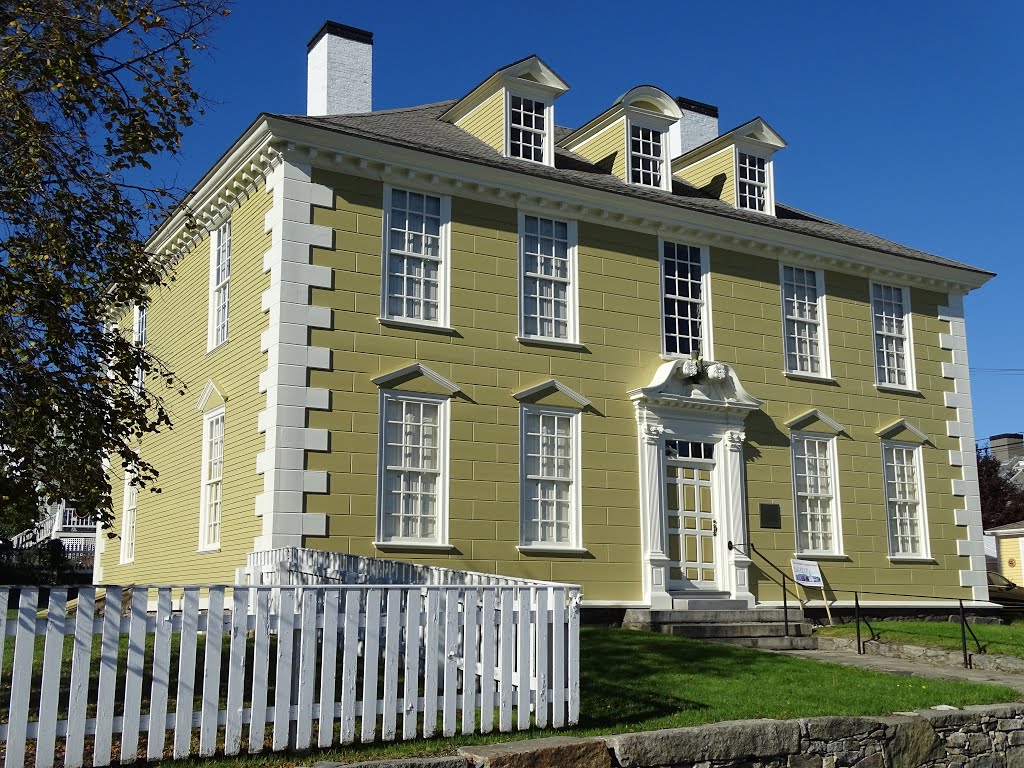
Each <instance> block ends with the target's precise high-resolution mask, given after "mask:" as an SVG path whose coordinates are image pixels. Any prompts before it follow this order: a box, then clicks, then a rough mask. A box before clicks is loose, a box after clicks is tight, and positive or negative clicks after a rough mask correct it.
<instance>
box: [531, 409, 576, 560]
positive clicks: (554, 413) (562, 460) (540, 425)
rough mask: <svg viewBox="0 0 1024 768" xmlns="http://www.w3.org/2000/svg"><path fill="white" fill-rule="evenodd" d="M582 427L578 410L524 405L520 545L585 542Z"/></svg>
mask: <svg viewBox="0 0 1024 768" xmlns="http://www.w3.org/2000/svg"><path fill="white" fill-rule="evenodd" d="M581 433H582V428H581V414H580V412H579V411H578V410H575V409H573V408H559V407H555V406H542V405H527V404H522V405H520V407H519V491H520V505H519V508H520V514H519V541H520V546H522V547H525V548H536V549H570V550H571V549H581V548H582V546H583V543H582V541H583V535H582V499H581V492H582V470H581V464H582V461H581V455H582V434H581Z"/></svg>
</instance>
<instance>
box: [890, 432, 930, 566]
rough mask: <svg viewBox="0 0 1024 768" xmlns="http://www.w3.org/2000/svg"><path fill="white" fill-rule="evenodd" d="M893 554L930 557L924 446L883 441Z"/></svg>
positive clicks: (891, 554) (893, 555) (891, 549)
mask: <svg viewBox="0 0 1024 768" xmlns="http://www.w3.org/2000/svg"><path fill="white" fill-rule="evenodd" d="M882 464H883V466H884V469H885V508H886V513H887V518H888V521H889V556H890V557H927V556H928V542H927V533H926V532H927V527H926V526H925V522H924V487H923V483H924V475H923V474H922V473H921V446H920V445H913V444H907V443H899V442H894V441H891V440H883V441H882Z"/></svg>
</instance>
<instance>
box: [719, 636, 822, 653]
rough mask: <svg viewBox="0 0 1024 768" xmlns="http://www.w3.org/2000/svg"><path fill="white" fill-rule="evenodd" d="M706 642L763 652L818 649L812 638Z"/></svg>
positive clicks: (730, 638) (744, 639)
mask: <svg viewBox="0 0 1024 768" xmlns="http://www.w3.org/2000/svg"><path fill="white" fill-rule="evenodd" d="M706 642H709V643H723V644H726V645H738V646H742V647H743V648H758V649H760V650H763V651H813V650H814V649H816V648H817V647H818V641H817V640H815V639H814V638H813V637H715V638H708V639H707V640H706Z"/></svg>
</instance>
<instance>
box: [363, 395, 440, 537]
mask: <svg viewBox="0 0 1024 768" xmlns="http://www.w3.org/2000/svg"><path fill="white" fill-rule="evenodd" d="M448 408H449V401H448V398H446V397H438V396H435V395H426V394H407V393H405V392H395V391H388V390H381V404H380V409H381V430H380V448H379V455H378V473H377V474H378V478H379V487H378V493H377V520H378V523H377V528H378V530H377V536H378V542H380V543H397V544H402V543H407V544H437V545H443V544H445V543H446V542H447V535H448V533H447V502H448V412H449V411H448Z"/></svg>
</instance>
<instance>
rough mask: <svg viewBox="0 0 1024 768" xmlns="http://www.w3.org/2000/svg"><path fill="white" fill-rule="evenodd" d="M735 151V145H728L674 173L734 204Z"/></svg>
mask: <svg viewBox="0 0 1024 768" xmlns="http://www.w3.org/2000/svg"><path fill="white" fill-rule="evenodd" d="M735 151H736V150H735V147H733V146H728V147H726V148H725V149H723V150H720V151H718V152H716V153H715V154H713V155H711V156H710V157H705V158H704V159H703V160H698V161H697V162H696V163H694V164H693V165H689V166H687V167H685V168H683V169H681V170H679V171H676V174H675V175H676V176H678V177H679V178H681V179H685V180H686V181H688V182H689V183H690V184H692V185H693V186H695V187H697V188H698V189H703V190H705V191H706V192H710V193H711V194H713V195H714V196H715V197H717V198H719V199H720V200H724V201H725V202H727V203H729V204H730V205H736V168H735V161H734V158H735Z"/></svg>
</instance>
